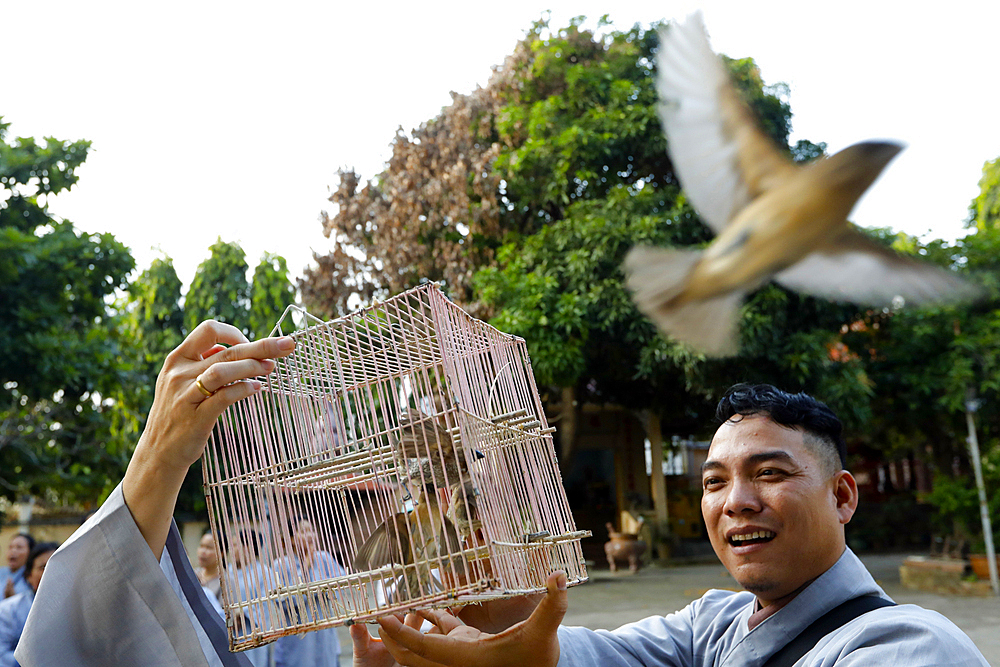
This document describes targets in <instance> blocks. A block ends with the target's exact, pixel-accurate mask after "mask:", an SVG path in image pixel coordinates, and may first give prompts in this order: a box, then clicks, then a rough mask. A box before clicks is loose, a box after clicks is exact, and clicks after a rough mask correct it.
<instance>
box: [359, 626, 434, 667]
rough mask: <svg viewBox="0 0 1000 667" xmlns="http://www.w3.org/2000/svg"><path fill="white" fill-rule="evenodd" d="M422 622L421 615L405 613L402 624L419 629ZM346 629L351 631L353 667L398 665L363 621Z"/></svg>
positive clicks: (389, 666) (395, 666) (391, 666)
mask: <svg viewBox="0 0 1000 667" xmlns="http://www.w3.org/2000/svg"><path fill="white" fill-rule="evenodd" d="M396 620H397V621H398V620H399V619H398V618H397V619H396ZM423 622H424V618H423V616H420V615H419V614H407V615H406V618H405V619H404V620H403V625H404V626H406V627H410V628H414V629H419V628H420V626H421V625H422V624H423ZM348 630H349V631H350V633H351V642H352V643H353V644H354V667H399V663H398V662H396V659H395V658H393V657H392V654H390V653H389V651H388V649H386V647H385V645H384V644H383V643H382V640H381V639H375V638H374V637H372V636H371V634H369V632H368V628H367V627H365V625H364V624H363V623H356V624H354V625H352V626H351V627H350V628H348Z"/></svg>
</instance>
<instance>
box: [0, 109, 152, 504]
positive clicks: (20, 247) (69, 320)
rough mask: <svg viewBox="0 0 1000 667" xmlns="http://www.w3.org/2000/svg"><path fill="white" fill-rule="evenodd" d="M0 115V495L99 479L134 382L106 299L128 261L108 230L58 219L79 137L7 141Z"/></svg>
mask: <svg viewBox="0 0 1000 667" xmlns="http://www.w3.org/2000/svg"><path fill="white" fill-rule="evenodd" d="M8 127H9V124H7V123H4V122H2V120H0V189H2V192H0V380H2V385H0V487H2V489H0V493H3V494H5V495H7V496H10V497H12V496H14V495H16V494H19V493H41V492H43V491H48V492H52V493H57V494H60V493H61V494H64V495H68V496H73V495H79V494H84V493H86V492H88V491H91V492H92V491H93V489H94V488H95V487H96V488H98V489H99V488H102V487H103V486H104V480H103V477H104V476H105V475H106V474H108V473H109V471H111V470H117V469H118V468H117V467H118V466H119V465H120V464H121V461H122V460H123V458H125V459H127V455H128V451H126V448H125V447H123V446H122V440H121V438H120V433H119V432H118V431H117V429H118V427H119V425H120V424H119V423H118V422H116V420H115V419H113V418H112V415H111V413H112V411H113V410H112V408H113V406H114V400H113V398H112V397H113V396H115V395H116V394H117V393H118V392H120V391H121V390H122V388H123V387H126V386H128V385H129V383H130V379H131V368H130V367H129V365H128V363H127V361H123V359H125V358H127V356H128V355H127V354H125V353H124V350H125V349H126V347H127V342H126V341H124V340H123V339H122V337H121V336H120V335H118V334H117V332H116V328H115V327H116V323H115V319H114V314H113V312H112V311H111V309H110V308H109V303H110V299H111V297H112V295H113V294H114V292H115V290H118V289H121V288H123V287H124V286H125V283H126V277H127V275H128V274H129V272H130V271H131V270H132V267H133V261H132V257H131V255H130V254H129V251H128V249H127V248H126V247H125V246H123V245H122V244H121V243H119V242H118V241H116V240H115V239H114V237H113V236H111V235H110V234H86V233H80V232H78V231H77V230H76V229H74V228H73V225H72V223H70V222H69V221H65V220H60V219H58V218H56V217H54V216H53V215H52V214H51V213H50V212H49V209H48V201H47V200H48V197H49V196H51V195H55V194H58V193H60V192H62V191H65V190H67V189H69V188H70V187H72V186H73V185H74V184H75V183H76V182H77V175H76V170H77V169H78V168H79V166H80V165H81V164H82V163H83V161H84V160H85V159H86V155H87V151H88V149H89V147H90V144H89V142H87V141H76V142H68V141H61V140H58V139H54V138H51V137H49V138H46V139H45V142H44V144H40V143H39V142H37V141H36V140H35V139H33V138H28V137H18V138H12V139H8V137H7V129H8Z"/></svg>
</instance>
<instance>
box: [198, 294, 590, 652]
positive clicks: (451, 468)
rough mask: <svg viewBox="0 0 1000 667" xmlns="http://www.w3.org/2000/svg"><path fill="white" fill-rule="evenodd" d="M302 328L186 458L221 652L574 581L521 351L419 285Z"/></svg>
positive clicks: (573, 536)
mask: <svg viewBox="0 0 1000 667" xmlns="http://www.w3.org/2000/svg"><path fill="white" fill-rule="evenodd" d="M302 312H304V311H302ZM286 315H287V311H286ZM283 321H284V318H283ZM316 322H317V323H316V324H314V325H313V326H309V327H308V328H306V329H304V330H300V331H295V332H292V333H290V334H289V335H291V336H292V338H294V339H295V340H296V348H295V351H294V352H293V353H292V354H291V355H290V356H288V357H285V358H283V359H279V360H277V367H276V369H275V370H274V372H273V373H271V374H270V375H268V376H266V377H263V378H261V380H262V383H263V387H262V389H261V391H260V392H258V393H256V394H254V395H253V396H251V397H250V398H247V399H245V400H242V401H240V402H238V403H237V404H235V405H233V406H232V407H230V408H229V409H228V410H227V411H226V412H225V413H224V414H223V415H222V417H221V418H220V420H219V423H218V425H217V427H216V429H215V430H214V432H213V434H212V438H211V440H210V442H209V446H208V448H207V449H206V452H205V456H204V458H203V469H204V480H205V495H206V500H207V502H208V506H209V517H210V521H211V526H212V531H213V533H214V534H215V535H216V538H217V539H216V544H217V549H218V552H219V558H220V570H221V571H222V572H223V574H222V586H221V597H222V600H221V601H222V605H223V607H224V609H225V611H226V618H227V626H228V629H229V637H230V645H231V648H232V649H234V650H242V649H247V648H252V647H254V646H258V645H260V644H264V643H267V642H269V641H273V640H274V639H277V638H278V637H281V636H284V635H288V634H293V633H301V632H305V631H309V630H316V629H321V628H327V627H332V626H337V625H343V624H351V623H356V622H362V621H368V620H371V619H374V618H376V617H379V616H384V615H386V614H390V613H395V612H400V611H406V610H410V609H415V608H421V607H431V606H444V605H448V606H450V605H455V604H463V603H467V602H477V601H484V600H489V599H493V598H501V597H510V596H514V595H521V594H526V593H533V592H539V591H542V590H544V589H545V580H546V577H547V576H548V574H549V573H550V572H552V571H553V570H557V569H561V570H565V571H566V574H567V579H568V583H569V584H570V585H574V584H579V583H582V582H584V581H586V580H587V573H586V568H585V564H584V559H583V554H582V552H581V549H580V539H581V538H583V537H587V536H589V535H590V533H589V532H588V531H577V530H576V528H575V526H574V522H573V517H572V514H571V513H570V509H569V504H568V502H567V499H566V494H565V491H564V489H563V486H562V480H561V477H560V474H559V469H558V466H557V463H556V457H555V453H554V449H553V445H552V433H553V431H554V430H555V429H553V428H549V427H548V425H547V423H546V419H545V413H544V412H543V410H542V405H541V401H540V399H539V396H538V390H537V388H536V386H535V382H534V377H533V376H532V372H531V365H530V362H529V360H528V355H527V351H526V347H525V343H524V340H523V339H521V338H518V337H516V336H512V335H508V334H504V333H501V332H500V331H497V330H496V329H495V328H493V327H491V326H489V325H488V324H485V323H484V322H481V321H479V320H476V319H474V318H472V317H471V316H469V315H468V314H466V313H465V312H464V311H462V310H461V309H460V308H459V307H457V306H455V305H454V304H452V303H451V302H450V301H449V300H448V299H447V298H446V297H445V296H444V295H443V294H442V292H441V291H440V290H439V289H438V288H437V286H436V285H434V284H433V283H431V284H427V285H423V286H421V287H418V288H416V289H413V290H410V291H408V292H405V293H403V294H400V295H398V296H396V297H393V298H391V299H388V300H387V301H385V302H383V303H380V304H377V305H375V306H372V307H370V308H367V309H364V310H362V311H360V312H357V313H355V314H352V315H349V316H346V317H342V318H339V319H337V320H333V321H330V322H319V321H318V320H317V321H316ZM280 327H281V325H280V323H279V326H278V327H276V330H277V331H279V332H280V330H281V329H280ZM293 533H294V535H293Z"/></svg>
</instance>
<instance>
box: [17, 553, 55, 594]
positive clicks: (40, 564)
mask: <svg viewBox="0 0 1000 667" xmlns="http://www.w3.org/2000/svg"><path fill="white" fill-rule="evenodd" d="M54 553H55V551H46V552H45V553H41V554H38V555H37V556H36V557H35V563H34V565H32V566H31V572H28V574H27V575H26V576H25V577H24V580H25V581H27V582H28V585H29V586H31V590H33V591H36V592H37V591H38V584H39V583H41V581H42V574H43V573H44V572H45V566H46V565H47V564H48V562H49V558H51V557H52V554H54Z"/></svg>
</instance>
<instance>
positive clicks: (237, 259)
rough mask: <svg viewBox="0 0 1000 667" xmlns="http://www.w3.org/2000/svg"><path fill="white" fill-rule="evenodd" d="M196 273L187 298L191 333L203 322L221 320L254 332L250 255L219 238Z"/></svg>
mask: <svg viewBox="0 0 1000 667" xmlns="http://www.w3.org/2000/svg"><path fill="white" fill-rule="evenodd" d="M209 251H210V253H211V254H210V256H209V257H208V259H206V260H205V261H204V262H202V263H201V264H200V265H199V266H198V269H197V270H196V272H195V275H194V280H192V281H191V287H190V288H189V289H188V293H187V296H186V297H185V298H184V326H185V328H186V329H187V330H188V331H191V330H192V329H194V328H195V327H196V326H198V323H199V322H201V321H202V320H219V321H220V322H226V323H228V324H232V325H233V326H235V327H237V328H238V329H241V330H242V331H243V333H245V334H249V333H250V326H249V324H250V323H249V318H248V313H249V311H250V283H249V282H248V281H247V271H248V270H249V267H248V266H247V261H246V253H244V252H243V248H241V247H240V246H239V244H238V243H236V242H230V243H225V242H223V240H222V239H221V238H219V239H218V240H217V241H216V242H215V243H214V244H212V246H211V247H210V248H209Z"/></svg>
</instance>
